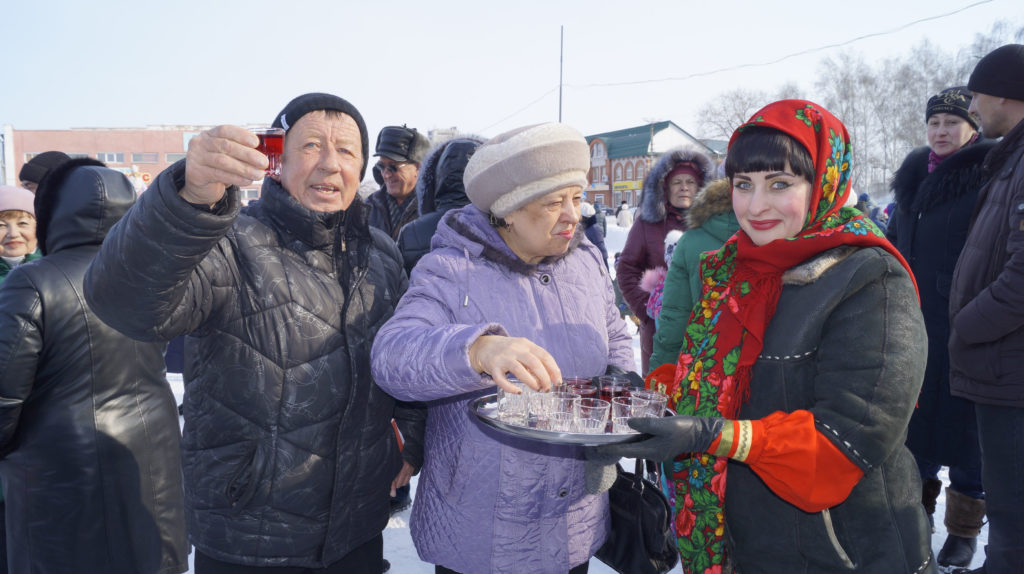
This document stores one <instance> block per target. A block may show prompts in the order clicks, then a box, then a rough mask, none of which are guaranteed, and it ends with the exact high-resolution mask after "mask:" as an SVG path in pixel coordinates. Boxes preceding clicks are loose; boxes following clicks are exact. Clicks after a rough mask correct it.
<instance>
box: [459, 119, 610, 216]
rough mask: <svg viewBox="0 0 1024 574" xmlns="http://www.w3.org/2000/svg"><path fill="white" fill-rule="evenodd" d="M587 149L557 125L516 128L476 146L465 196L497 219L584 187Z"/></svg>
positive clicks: (468, 168)
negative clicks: (548, 196)
mask: <svg viewBox="0 0 1024 574" xmlns="http://www.w3.org/2000/svg"><path fill="white" fill-rule="evenodd" d="M589 169H590V148H589V147H588V146H587V140H586V139H584V138H583V135H581V134H580V132H578V131H576V130H575V129H573V128H571V127H569V126H567V125H565V124H557V123H548V124H538V125H533V126H526V127H521V128H516V129H514V130H511V131H508V132H505V133H503V134H500V135H497V136H495V137H493V138H491V139H490V140H489V141H488V142H487V143H485V144H483V145H482V146H480V147H479V148H477V150H476V153H474V154H473V157H472V158H470V160H469V164H468V165H466V172H465V174H464V175H463V180H464V182H465V184H466V195H467V196H469V200H470V201H472V202H473V205H475V206H476V207H477V208H478V209H480V210H481V211H484V212H487V213H490V214H492V215H494V216H495V217H505V216H506V215H508V214H509V213H512V212H513V211H515V210H517V209H519V208H520V207H522V206H524V205H526V204H527V203H530V202H531V201H533V200H534V199H537V198H538V197H540V196H542V195H545V194H548V193H551V192H552V191H557V190H559V189H562V188H564V187H568V186H571V185H578V186H580V187H586V186H587V171H588V170H589Z"/></svg>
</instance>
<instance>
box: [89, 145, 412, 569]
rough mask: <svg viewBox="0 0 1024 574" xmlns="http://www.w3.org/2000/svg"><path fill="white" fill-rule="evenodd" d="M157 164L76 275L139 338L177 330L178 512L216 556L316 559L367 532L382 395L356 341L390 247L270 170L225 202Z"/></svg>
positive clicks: (386, 458) (379, 292)
mask: <svg viewBox="0 0 1024 574" xmlns="http://www.w3.org/2000/svg"><path fill="white" fill-rule="evenodd" d="M183 174H184V162H180V163H178V164H176V165H174V166H171V167H170V168H168V169H167V170H165V171H164V172H163V173H162V174H160V175H159V176H158V177H157V178H156V180H155V181H154V183H153V185H152V186H151V187H150V188H149V190H148V191H146V193H145V194H143V196H142V198H141V199H140V201H139V203H138V204H137V205H136V207H135V208H134V209H133V210H132V211H131V212H130V213H129V214H128V215H127V216H126V217H125V219H124V220H123V221H122V222H121V223H120V224H119V225H118V226H117V227H115V228H114V230H112V231H111V234H110V236H109V237H108V239H107V241H106V242H105V243H104V245H103V249H102V251H101V252H100V255H99V256H98V257H97V259H96V261H95V262H94V264H93V266H92V268H91V269H90V271H89V275H88V278H87V282H86V283H87V287H86V288H87V296H88V297H89V299H90V301H91V302H93V304H94V306H95V308H96V309H97V312H98V313H100V314H101V315H102V316H104V317H106V318H108V319H109V320H110V321H111V323H112V324H114V325H115V326H116V327H117V328H118V329H120V330H122V331H124V332H125V333H128V334H130V335H131V336H133V337H136V338H139V339H151V340H168V339H171V338H174V337H176V336H178V335H181V334H184V333H190V335H189V336H188V337H187V338H186V343H185V344H186V353H185V356H186V364H185V413H184V414H185V427H184V433H183V440H182V448H183V465H184V472H185V501H186V514H187V518H188V524H189V527H190V532H191V537H192V542H193V544H194V545H195V546H196V547H197V548H198V549H199V550H200V551H202V552H203V553H205V554H207V555H209V556H211V557H213V558H216V559H219V560H223V561H226V562H233V563H242V564H249V565H257V566H300V567H306V568H322V567H325V566H327V565H329V564H331V563H332V562H335V561H337V560H338V559H340V558H342V557H343V556H344V555H345V554H347V553H348V552H349V551H350V550H352V549H354V548H356V547H358V546H360V545H362V544H363V543H365V542H367V541H368V540H370V539H372V538H374V537H376V536H378V535H379V534H380V533H381V531H382V530H383V529H384V526H385V525H386V524H387V521H388V500H389V497H388V492H389V490H390V485H391V481H392V479H393V478H394V477H395V475H396V474H397V472H398V469H399V467H400V465H401V462H400V458H399V453H398V446H397V443H396V441H395V435H394V432H393V431H392V428H391V418H392V416H393V414H394V408H395V407H394V404H395V403H394V399H392V398H391V397H390V396H389V395H387V394H386V393H384V391H382V390H381V389H380V388H379V387H377V385H376V384H374V382H373V380H372V378H371V374H370V346H371V344H372V342H373V337H374V335H375V334H376V332H377V330H378V328H379V327H380V326H381V325H383V324H384V322H385V321H386V320H387V319H388V317H390V316H391V314H392V312H393V309H394V306H395V304H396V303H397V302H398V299H399V297H400V296H401V295H402V293H403V291H404V290H405V287H406V283H407V281H406V278H405V273H404V272H403V271H402V266H401V262H400V259H399V253H398V250H397V249H396V248H395V245H394V242H392V241H391V240H390V239H388V238H387V237H385V236H384V234H383V233H381V232H380V231H379V230H375V229H371V228H370V227H368V225H367V223H366V220H365V217H364V212H363V209H362V204H361V203H360V202H359V201H358V199H357V200H355V201H354V202H353V203H352V205H351V206H350V207H349V209H348V210H347V211H346V212H337V213H331V214H327V213H316V212H312V211H309V210H307V209H306V208H304V207H302V206H301V205H300V204H299V203H298V202H297V201H295V200H294V199H293V198H292V197H291V196H290V195H288V193H287V191H285V190H284V189H283V188H282V187H281V186H280V185H279V184H277V183H276V182H274V181H272V180H270V179H267V180H264V186H263V190H262V196H261V199H260V200H259V201H258V202H256V203H254V204H252V205H250V206H249V207H247V208H246V210H245V211H244V212H243V213H241V214H239V213H238V210H239V201H238V194H237V190H234V189H231V190H229V192H228V195H227V196H226V199H225V200H224V201H225V202H226V205H225V206H224V207H223V213H219V212H218V211H217V210H215V211H214V212H213V213H207V212H205V211H203V210H201V209H198V208H196V207H195V206H193V205H190V204H188V203H186V202H185V201H184V200H182V199H181V197H180V196H179V194H178V189H179V188H180V187H181V185H182V181H183Z"/></svg>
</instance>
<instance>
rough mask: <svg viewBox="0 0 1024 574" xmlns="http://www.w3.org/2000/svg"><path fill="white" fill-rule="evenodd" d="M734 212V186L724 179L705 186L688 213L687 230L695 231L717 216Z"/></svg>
mask: <svg viewBox="0 0 1024 574" xmlns="http://www.w3.org/2000/svg"><path fill="white" fill-rule="evenodd" d="M730 211H732V184H731V183H730V182H729V178H727V177H722V178H719V179H716V180H713V181H711V182H710V183H708V184H707V185H705V186H704V187H703V188H702V189H701V190H700V191H699V192H697V197H695V198H694V199H693V204H692V205H691V206H690V209H689V210H688V211H687V212H686V228H687V229H694V228H697V227H700V226H701V225H704V222H705V221H707V220H709V219H711V218H712V217H714V216H716V215H721V214H723V213H729V212H730Z"/></svg>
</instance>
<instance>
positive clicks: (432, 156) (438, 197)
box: [416, 135, 487, 217]
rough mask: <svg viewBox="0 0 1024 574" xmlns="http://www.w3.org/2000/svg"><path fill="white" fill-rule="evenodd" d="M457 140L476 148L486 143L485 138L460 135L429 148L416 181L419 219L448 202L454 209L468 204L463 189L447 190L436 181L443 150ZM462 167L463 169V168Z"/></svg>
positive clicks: (440, 182) (441, 182)
mask: <svg viewBox="0 0 1024 574" xmlns="http://www.w3.org/2000/svg"><path fill="white" fill-rule="evenodd" d="M459 140H469V141H471V142H474V143H476V144H477V146H478V147H479V146H480V145H481V144H483V143H484V142H485V141H487V139H486V138H483V137H480V136H476V135H460V136H458V137H456V138H452V139H450V140H446V141H443V142H441V143H439V144H437V145H435V146H434V147H432V148H430V151H428V152H427V155H425V156H424V157H423V162H422V163H420V176H419V179H418V180H417V181H416V198H417V200H418V202H417V206H418V209H419V215H420V216H421V217H422V216H424V215H426V214H428V213H433V212H434V211H437V210H438V208H439V207H440V206H441V205H444V204H446V203H449V202H450V203H453V204H454V206H455V207H462V206H463V205H466V204H467V203H469V198H467V197H466V190H465V188H464V187H463V188H462V189H449V188H447V187H442V184H443V183H444V182H443V181H439V180H438V173H437V168H438V165H437V164H438V162H440V161H441V156H442V155H444V150H446V149H448V145H449V144H451V143H452V142H454V141H459ZM462 167H463V168H465V166H462ZM442 178H443V175H442Z"/></svg>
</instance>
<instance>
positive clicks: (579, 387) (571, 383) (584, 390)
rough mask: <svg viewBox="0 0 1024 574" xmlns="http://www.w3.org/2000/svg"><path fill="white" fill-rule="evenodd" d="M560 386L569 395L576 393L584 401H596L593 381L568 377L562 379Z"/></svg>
mask: <svg viewBox="0 0 1024 574" xmlns="http://www.w3.org/2000/svg"><path fill="white" fill-rule="evenodd" d="M562 386H563V387H565V390H566V391H568V392H571V393H576V394H578V395H579V396H580V397H582V398H584V399H596V398H597V387H595V386H594V383H593V381H591V380H590V379H585V378H582V377H569V378H563V379H562Z"/></svg>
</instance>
